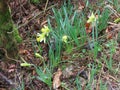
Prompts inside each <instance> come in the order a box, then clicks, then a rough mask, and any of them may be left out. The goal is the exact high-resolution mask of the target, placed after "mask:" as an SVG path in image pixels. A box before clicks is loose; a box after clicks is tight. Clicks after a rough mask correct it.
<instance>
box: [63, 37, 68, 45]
mask: <svg viewBox="0 0 120 90" xmlns="http://www.w3.org/2000/svg"><path fill="white" fill-rule="evenodd" d="M62 41H63V42H64V43H67V41H68V36H67V35H64V36H63V37H62Z"/></svg>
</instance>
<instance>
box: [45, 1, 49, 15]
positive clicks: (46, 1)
mask: <svg viewBox="0 0 120 90" xmlns="http://www.w3.org/2000/svg"><path fill="white" fill-rule="evenodd" d="M48 2H49V0H47V1H46V4H45V9H44V13H45V11H46V8H47V5H48Z"/></svg>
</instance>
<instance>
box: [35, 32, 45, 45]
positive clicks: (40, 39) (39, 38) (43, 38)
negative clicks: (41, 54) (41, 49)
mask: <svg viewBox="0 0 120 90" xmlns="http://www.w3.org/2000/svg"><path fill="white" fill-rule="evenodd" d="M36 41H37V42H42V41H44V43H45V41H46V37H45V34H44V33H42V34H38V35H37V38H36Z"/></svg>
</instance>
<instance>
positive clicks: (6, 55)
mask: <svg viewBox="0 0 120 90" xmlns="http://www.w3.org/2000/svg"><path fill="white" fill-rule="evenodd" d="M0 50H3V51H4V52H5V57H6V58H7V59H9V60H12V61H16V62H20V60H17V59H13V58H10V57H9V56H8V54H7V50H6V49H4V48H0Z"/></svg>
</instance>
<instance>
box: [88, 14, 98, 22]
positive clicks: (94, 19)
mask: <svg viewBox="0 0 120 90" xmlns="http://www.w3.org/2000/svg"><path fill="white" fill-rule="evenodd" d="M95 21H96V17H95V15H94V14H93V13H92V14H91V16H90V17H89V19H88V20H87V23H94V22H95Z"/></svg>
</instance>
